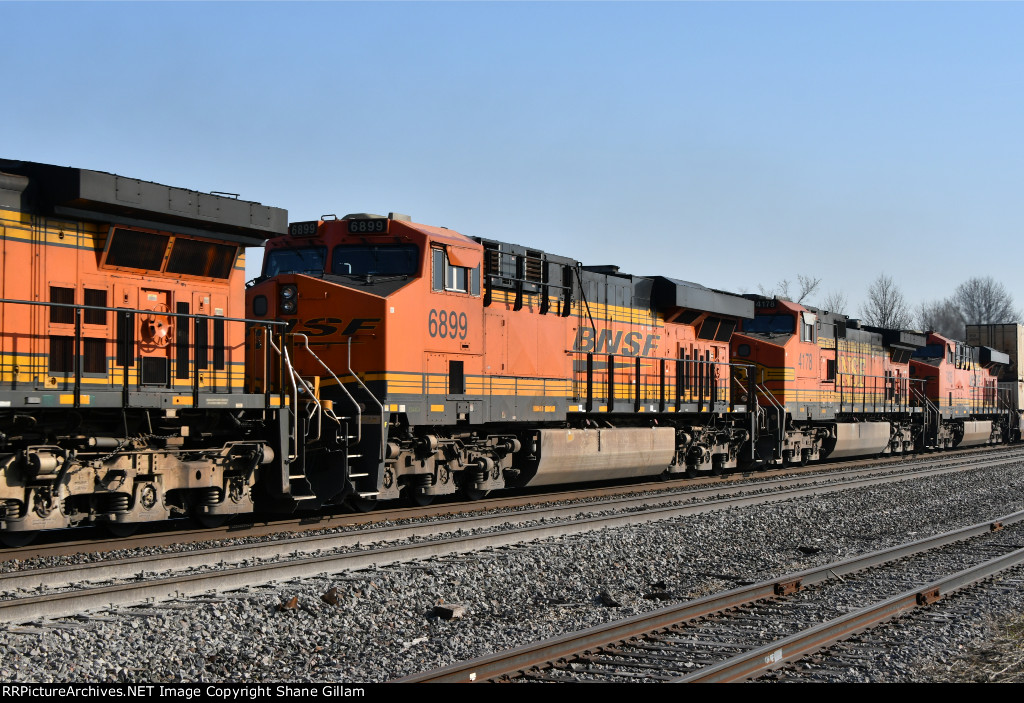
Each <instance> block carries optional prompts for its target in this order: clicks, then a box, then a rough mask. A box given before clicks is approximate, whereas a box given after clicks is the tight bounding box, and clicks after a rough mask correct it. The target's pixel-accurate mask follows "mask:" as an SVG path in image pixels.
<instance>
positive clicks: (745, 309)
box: [651, 276, 754, 320]
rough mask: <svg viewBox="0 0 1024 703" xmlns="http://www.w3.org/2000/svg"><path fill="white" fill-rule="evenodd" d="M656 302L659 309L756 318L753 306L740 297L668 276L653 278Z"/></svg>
mask: <svg viewBox="0 0 1024 703" xmlns="http://www.w3.org/2000/svg"><path fill="white" fill-rule="evenodd" d="M651 278H652V279H653V281H654V296H653V297H654V300H655V301H656V302H655V305H656V306H657V307H659V308H662V309H664V308H690V309H691V310H703V311H705V312H710V313H714V314H716V315H727V316H730V317H742V318H744V319H748V320H752V319H753V318H754V302H753V301H752V300H748V299H747V298H744V297H743V296H741V295H736V294H734V293H725V292H723V291H718V290H714V289H713V288H707V287H705V286H702V285H700V284H699V283H691V282H690V281H681V280H679V279H677V278H668V277H666V276H652V277H651Z"/></svg>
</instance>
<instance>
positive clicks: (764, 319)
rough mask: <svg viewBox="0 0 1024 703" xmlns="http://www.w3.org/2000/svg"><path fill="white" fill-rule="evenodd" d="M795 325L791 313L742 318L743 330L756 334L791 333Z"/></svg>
mask: <svg viewBox="0 0 1024 703" xmlns="http://www.w3.org/2000/svg"><path fill="white" fill-rule="evenodd" d="M795 330H796V325H795V323H794V321H793V316H792V315H758V316H757V317H755V318H754V319H753V320H743V331H744V332H754V333H756V334H793V332H794V331H795Z"/></svg>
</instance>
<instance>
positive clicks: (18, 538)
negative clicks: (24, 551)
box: [0, 530, 39, 549]
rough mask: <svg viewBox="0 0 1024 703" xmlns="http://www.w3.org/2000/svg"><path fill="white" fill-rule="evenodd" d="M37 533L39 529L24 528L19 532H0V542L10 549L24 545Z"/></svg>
mask: <svg viewBox="0 0 1024 703" xmlns="http://www.w3.org/2000/svg"><path fill="white" fill-rule="evenodd" d="M38 534H39V530H24V531H21V532H8V531H6V530H5V531H4V532H0V542H3V545H4V546H5V547H10V548H11V549H17V548H18V547H24V546H26V545H28V544H29V543H31V542H32V540H34V539H35V538H36V535H38Z"/></svg>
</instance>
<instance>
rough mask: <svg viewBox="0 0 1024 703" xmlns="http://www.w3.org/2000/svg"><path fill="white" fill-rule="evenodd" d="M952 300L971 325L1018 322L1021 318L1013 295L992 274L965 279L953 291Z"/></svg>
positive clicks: (965, 320)
mask: <svg viewBox="0 0 1024 703" xmlns="http://www.w3.org/2000/svg"><path fill="white" fill-rule="evenodd" d="M952 302H953V304H954V305H956V307H957V309H958V310H959V312H960V316H961V317H962V318H963V321H964V322H965V323H967V324H969V325H987V324H992V323H1000V322H1017V321H1019V320H1020V319H1021V313H1020V310H1016V309H1014V307H1013V296H1011V295H1010V293H1009V292H1008V291H1007V290H1006V287H1005V286H1003V284H1002V283H999V282H998V281H997V280H995V279H994V278H992V277H991V276H984V277H979V276H976V277H974V278H972V279H970V280H968V281H964V282H963V283H961V284H960V285H959V286H957V288H956V291H954V292H953V298H952Z"/></svg>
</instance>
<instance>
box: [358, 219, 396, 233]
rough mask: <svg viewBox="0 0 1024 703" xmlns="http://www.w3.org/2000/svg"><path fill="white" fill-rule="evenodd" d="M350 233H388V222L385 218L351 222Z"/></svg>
mask: <svg viewBox="0 0 1024 703" xmlns="http://www.w3.org/2000/svg"><path fill="white" fill-rule="evenodd" d="M348 231H349V232H350V233H351V234H374V233H376V234H382V233H384V232H387V231H388V221H387V220H385V219H384V218H383V217H382V218H378V219H373V220H349V221H348Z"/></svg>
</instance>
